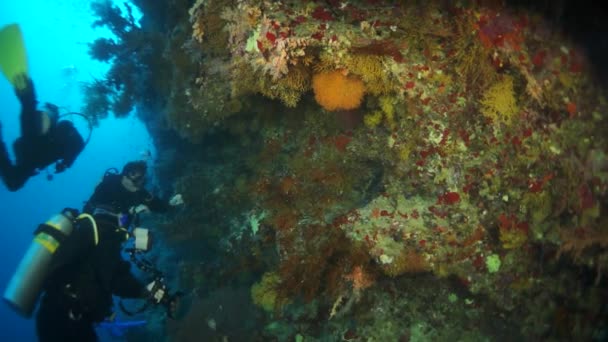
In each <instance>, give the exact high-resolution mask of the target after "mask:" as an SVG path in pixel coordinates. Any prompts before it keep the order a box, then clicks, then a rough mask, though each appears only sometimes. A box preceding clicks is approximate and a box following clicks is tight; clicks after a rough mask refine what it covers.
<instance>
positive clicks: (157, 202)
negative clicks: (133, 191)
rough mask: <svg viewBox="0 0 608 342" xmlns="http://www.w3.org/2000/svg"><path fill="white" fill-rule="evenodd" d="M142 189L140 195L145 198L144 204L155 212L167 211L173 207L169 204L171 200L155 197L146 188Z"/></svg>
mask: <svg viewBox="0 0 608 342" xmlns="http://www.w3.org/2000/svg"><path fill="white" fill-rule="evenodd" d="M140 191H141V195H140V196H141V198H143V199H144V200H143V203H142V204H144V205H145V206H146V207H148V208H149V209H150V211H152V212H155V213H166V212H167V211H169V209H170V208H171V206H170V205H169V201H166V200H163V199H160V198H158V197H155V196H153V195H152V194H150V193H149V192H148V191H146V190H140Z"/></svg>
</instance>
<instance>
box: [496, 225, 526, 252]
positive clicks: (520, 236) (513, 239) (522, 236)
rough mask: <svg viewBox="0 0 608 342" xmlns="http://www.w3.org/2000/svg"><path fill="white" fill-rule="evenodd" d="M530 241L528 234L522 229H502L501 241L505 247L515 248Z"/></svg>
mask: <svg viewBox="0 0 608 342" xmlns="http://www.w3.org/2000/svg"><path fill="white" fill-rule="evenodd" d="M527 241H528V234H527V233H526V232H525V231H523V230H520V229H500V242H501V243H502V247H503V248H505V249H515V248H519V247H521V246H523V245H524V244H525V243H526V242H527Z"/></svg>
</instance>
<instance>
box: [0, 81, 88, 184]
mask: <svg viewBox="0 0 608 342" xmlns="http://www.w3.org/2000/svg"><path fill="white" fill-rule="evenodd" d="M17 96H18V97H19V101H20V102H21V115H20V121H21V136H20V137H19V138H18V139H17V140H15V142H14V144H13V150H14V152H15V158H16V162H15V165H13V164H12V162H11V159H10V156H9V154H8V150H7V148H6V145H5V144H4V140H3V139H1V132H0V178H1V179H2V181H4V184H6V187H7V188H8V189H9V190H10V191H16V190H19V189H20V188H21V187H22V186H23V185H24V184H25V182H26V181H27V180H28V178H30V177H32V176H34V175H36V174H37V173H38V170H42V169H45V168H46V167H48V166H49V165H51V164H52V163H54V162H57V161H60V164H59V165H61V166H60V167H58V168H57V170H56V171H57V172H61V171H63V169H65V168H67V167H70V166H72V163H74V160H76V157H78V154H80V152H81V151H82V149H83V148H84V140H83V139H82V137H81V136H80V134H79V133H78V131H77V130H76V128H75V127H74V125H73V124H72V123H71V122H70V121H65V120H62V121H59V122H58V123H57V124H55V125H53V126H52V127H50V129H49V131H48V132H46V134H42V133H41V132H42V127H41V125H42V113H41V112H40V111H38V110H36V103H37V101H36V95H35V93H34V85H33V84H32V82H31V80H28V86H27V87H26V88H25V90H22V91H19V92H18V93H17Z"/></svg>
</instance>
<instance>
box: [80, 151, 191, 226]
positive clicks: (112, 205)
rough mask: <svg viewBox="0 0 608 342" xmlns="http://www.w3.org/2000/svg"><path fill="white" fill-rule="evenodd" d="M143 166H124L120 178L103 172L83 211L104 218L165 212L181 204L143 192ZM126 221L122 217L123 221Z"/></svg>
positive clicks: (177, 198) (176, 198)
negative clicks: (103, 216)
mask: <svg viewBox="0 0 608 342" xmlns="http://www.w3.org/2000/svg"><path fill="white" fill-rule="evenodd" d="M146 170H147V165H146V162H145V161H143V160H139V161H132V162H128V163H127V164H125V166H124V167H123V169H122V172H121V173H120V174H118V173H116V171H115V172H114V173H113V172H110V171H111V170H109V171H106V173H105V174H104V176H103V179H102V180H101V183H99V185H97V187H96V188H95V191H94V192H93V195H92V196H91V198H90V199H89V200H88V201H87V203H86V204H85V207H84V211H85V212H87V213H89V214H92V215H98V214H106V215H109V216H112V217H117V215H118V214H121V213H122V214H130V215H129V218H130V217H131V216H132V215H134V214H139V213H141V212H146V211H153V212H166V211H168V210H169V208H171V207H174V206H178V205H180V204H183V203H184V202H183V200H182V196H181V195H180V194H177V195H175V196H173V197H172V198H171V199H170V200H169V201H164V200H161V199H159V198H157V197H154V196H153V195H152V194H150V193H149V192H148V191H147V190H146V189H145V188H144V186H145V183H146ZM125 219H126V217H125Z"/></svg>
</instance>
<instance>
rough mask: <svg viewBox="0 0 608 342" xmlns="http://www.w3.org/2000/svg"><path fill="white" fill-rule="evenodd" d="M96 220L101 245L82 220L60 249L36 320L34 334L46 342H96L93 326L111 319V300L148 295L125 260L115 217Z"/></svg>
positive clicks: (97, 218) (88, 225) (89, 225)
mask: <svg viewBox="0 0 608 342" xmlns="http://www.w3.org/2000/svg"><path fill="white" fill-rule="evenodd" d="M95 219H96V222H97V228H98V232H99V243H98V244H97V245H94V236H93V228H92V224H91V223H90V221H89V220H87V219H81V220H79V224H78V226H77V228H76V230H75V231H74V232H73V233H72V235H71V236H70V237H69V238H68V239H67V240H66V241H64V243H63V244H62V247H60V248H59V249H58V250H57V255H56V257H55V258H54V261H55V266H54V267H53V271H52V273H51V274H50V275H49V277H48V278H47V282H46V284H45V287H44V291H45V292H44V294H43V296H42V300H41V303H40V307H39V309H38V312H37V315H36V331H37V334H38V338H39V339H40V341H42V342H46V341H49V342H50V341H53V342H58V341H65V342H67V341H74V342H76V341H78V342H80V341H82V342H85V341H97V336H96V334H95V329H94V324H95V323H96V322H101V321H103V320H104V318H106V317H108V316H110V315H111V313H112V304H113V303H112V295H116V296H120V297H125V298H144V297H145V296H146V291H145V286H144V284H143V283H141V282H140V281H139V280H137V279H136V278H135V277H134V276H133V275H132V274H131V272H130V267H131V265H130V263H129V262H127V261H125V260H124V259H123V258H122V257H121V254H120V251H121V248H122V246H121V245H122V243H123V242H124V241H125V233H124V232H119V231H116V229H115V227H116V225H115V221H114V218H108V217H101V216H100V217H95Z"/></svg>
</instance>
